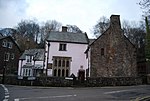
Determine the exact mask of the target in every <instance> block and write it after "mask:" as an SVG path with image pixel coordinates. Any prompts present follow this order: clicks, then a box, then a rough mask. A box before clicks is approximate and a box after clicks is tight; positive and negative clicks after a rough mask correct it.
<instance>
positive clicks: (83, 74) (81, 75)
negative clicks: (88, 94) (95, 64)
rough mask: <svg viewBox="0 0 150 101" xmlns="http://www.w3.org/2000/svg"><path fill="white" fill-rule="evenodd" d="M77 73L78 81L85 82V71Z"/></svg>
mask: <svg viewBox="0 0 150 101" xmlns="http://www.w3.org/2000/svg"><path fill="white" fill-rule="evenodd" d="M78 73H79V75H78V79H79V81H81V82H84V80H85V70H79V72H78Z"/></svg>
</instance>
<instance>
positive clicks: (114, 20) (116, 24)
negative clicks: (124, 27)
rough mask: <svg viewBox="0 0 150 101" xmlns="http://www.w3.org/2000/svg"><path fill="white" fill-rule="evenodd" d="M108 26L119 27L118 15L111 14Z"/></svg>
mask: <svg viewBox="0 0 150 101" xmlns="http://www.w3.org/2000/svg"><path fill="white" fill-rule="evenodd" d="M110 27H111V28H113V29H114V28H115V29H121V23H120V15H111V17H110Z"/></svg>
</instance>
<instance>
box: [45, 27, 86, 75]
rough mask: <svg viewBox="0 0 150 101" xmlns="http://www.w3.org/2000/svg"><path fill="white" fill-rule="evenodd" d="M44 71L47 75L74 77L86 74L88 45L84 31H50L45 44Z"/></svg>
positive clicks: (64, 28)
mask: <svg viewBox="0 0 150 101" xmlns="http://www.w3.org/2000/svg"><path fill="white" fill-rule="evenodd" d="M45 47H46V48H45V56H46V58H45V67H44V68H45V71H46V73H47V75H48V76H58V77H68V76H70V75H72V74H74V75H75V76H76V77H79V76H80V77H85V76H88V72H87V71H88V59H87V56H86V54H85V51H86V49H87V47H88V37H87V34H86V33H71V32H67V27H62V32H50V33H49V36H48V38H47V40H46V46H45Z"/></svg>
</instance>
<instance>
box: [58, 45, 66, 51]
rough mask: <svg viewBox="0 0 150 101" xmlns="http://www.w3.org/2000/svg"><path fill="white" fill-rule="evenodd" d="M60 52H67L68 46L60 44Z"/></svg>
mask: <svg viewBox="0 0 150 101" xmlns="http://www.w3.org/2000/svg"><path fill="white" fill-rule="evenodd" d="M59 51H66V44H62V43H61V44H59Z"/></svg>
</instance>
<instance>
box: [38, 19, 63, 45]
mask: <svg viewBox="0 0 150 101" xmlns="http://www.w3.org/2000/svg"><path fill="white" fill-rule="evenodd" d="M61 26H62V24H61V23H60V22H58V21H56V20H49V21H46V23H44V24H43V25H42V26H41V29H40V34H41V37H40V38H41V43H43V42H44V40H45V39H46V38H47V36H48V34H49V33H50V32H51V31H59V30H60V28H61Z"/></svg>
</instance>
